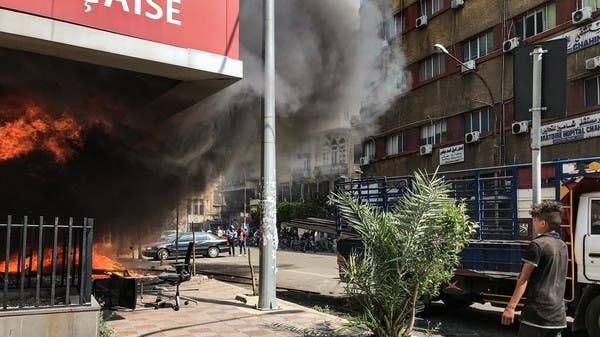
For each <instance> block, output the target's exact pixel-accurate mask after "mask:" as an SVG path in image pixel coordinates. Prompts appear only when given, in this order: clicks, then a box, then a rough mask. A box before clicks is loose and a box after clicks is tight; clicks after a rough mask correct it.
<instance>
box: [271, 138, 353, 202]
mask: <svg viewBox="0 0 600 337" xmlns="http://www.w3.org/2000/svg"><path fill="white" fill-rule="evenodd" d="M354 140H355V137H353V133H352V129H351V128H349V127H339V128H332V129H328V130H323V131H320V132H317V133H315V134H308V137H307V139H306V141H304V142H303V143H302V144H299V145H298V146H295V147H294V149H293V151H292V152H291V153H290V154H289V158H288V160H289V169H288V170H286V171H287V172H285V171H284V172H282V173H281V174H280V175H279V177H278V199H279V200H280V201H291V202H303V201H306V200H309V199H322V198H325V197H326V196H327V195H328V194H329V192H330V191H331V190H332V188H333V185H334V183H335V181H336V180H338V179H340V178H344V177H352V176H353V175H355V174H356V173H355V171H356V170H357V169H358V167H356V165H355V164H354V144H355V143H354Z"/></svg>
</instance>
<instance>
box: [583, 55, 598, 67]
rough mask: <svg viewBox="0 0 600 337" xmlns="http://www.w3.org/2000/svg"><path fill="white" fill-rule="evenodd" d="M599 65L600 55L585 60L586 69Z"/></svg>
mask: <svg viewBox="0 0 600 337" xmlns="http://www.w3.org/2000/svg"><path fill="white" fill-rule="evenodd" d="M598 67H600V56H596V57H592V58H591V59H587V60H585V69H587V70H594V69H596V68H598Z"/></svg>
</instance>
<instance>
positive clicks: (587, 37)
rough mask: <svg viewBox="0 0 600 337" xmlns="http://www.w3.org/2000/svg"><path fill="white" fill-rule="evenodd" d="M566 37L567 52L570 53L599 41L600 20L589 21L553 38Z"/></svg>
mask: <svg viewBox="0 0 600 337" xmlns="http://www.w3.org/2000/svg"><path fill="white" fill-rule="evenodd" d="M560 38H566V39H567V53H568V54H571V53H574V52H576V51H579V50H581V49H585V48H587V47H591V46H593V45H596V44H598V43H600V21H595V22H592V23H589V24H587V25H585V26H581V27H579V28H577V29H574V30H572V31H569V32H567V33H565V34H562V35H560V36H557V37H556V38H553V40H554V39H560Z"/></svg>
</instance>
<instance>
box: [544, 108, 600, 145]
mask: <svg viewBox="0 0 600 337" xmlns="http://www.w3.org/2000/svg"><path fill="white" fill-rule="evenodd" d="M598 136H600V113H597V114H593V115H589V116H583V117H578V118H574V119H569V120H566V121H562V122H557V123H552V124H548V125H542V129H541V137H542V146H546V145H554V144H560V143H567V142H573V141H576V140H581V139H585V138H592V137H598Z"/></svg>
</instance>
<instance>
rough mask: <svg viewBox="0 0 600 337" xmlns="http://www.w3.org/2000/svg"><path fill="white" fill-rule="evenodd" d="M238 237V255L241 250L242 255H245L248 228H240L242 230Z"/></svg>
mask: <svg viewBox="0 0 600 337" xmlns="http://www.w3.org/2000/svg"><path fill="white" fill-rule="evenodd" d="M238 238H239V241H240V255H242V250H243V253H244V256H246V246H247V245H248V230H246V229H245V228H242V231H241V232H240V236H239V237H238Z"/></svg>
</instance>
